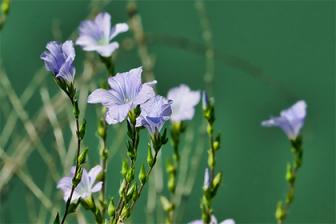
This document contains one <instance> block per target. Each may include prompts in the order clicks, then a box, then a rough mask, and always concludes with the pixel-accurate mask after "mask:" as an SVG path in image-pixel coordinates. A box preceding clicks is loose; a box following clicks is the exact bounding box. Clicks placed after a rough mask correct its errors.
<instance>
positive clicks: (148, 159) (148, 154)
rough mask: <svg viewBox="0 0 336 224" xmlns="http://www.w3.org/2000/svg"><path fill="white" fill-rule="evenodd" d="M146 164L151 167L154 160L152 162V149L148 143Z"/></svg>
mask: <svg viewBox="0 0 336 224" xmlns="http://www.w3.org/2000/svg"><path fill="white" fill-rule="evenodd" d="M147 151H148V152H147V163H148V166H149V167H152V166H153V163H154V160H153V155H152V148H151V145H150V144H149V143H148V150H147Z"/></svg>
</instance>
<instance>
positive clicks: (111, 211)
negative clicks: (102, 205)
mask: <svg viewBox="0 0 336 224" xmlns="http://www.w3.org/2000/svg"><path fill="white" fill-rule="evenodd" d="M115 210H116V209H115V207H114V201H113V198H111V200H110V202H109V205H108V207H107V213H108V215H109V216H110V217H113V216H114V215H115Z"/></svg>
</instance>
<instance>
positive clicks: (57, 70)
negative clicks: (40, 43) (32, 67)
mask: <svg viewBox="0 0 336 224" xmlns="http://www.w3.org/2000/svg"><path fill="white" fill-rule="evenodd" d="M46 48H47V50H46V51H44V52H43V53H42V54H41V56H40V57H41V59H42V60H43V61H44V65H45V67H46V69H47V70H48V71H50V72H52V73H53V74H54V75H55V76H56V78H59V79H63V80H64V81H66V82H72V81H73V79H74V76H75V72H76V71H75V67H74V65H73V61H74V59H75V49H74V47H73V43H72V41H71V40H68V41H65V42H64V43H59V42H56V41H50V42H49V43H48V44H47V46H46Z"/></svg>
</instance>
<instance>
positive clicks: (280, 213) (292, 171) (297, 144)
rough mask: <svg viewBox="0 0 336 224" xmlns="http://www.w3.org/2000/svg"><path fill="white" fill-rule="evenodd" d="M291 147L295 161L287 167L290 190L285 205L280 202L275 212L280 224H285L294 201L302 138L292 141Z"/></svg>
mask: <svg viewBox="0 0 336 224" xmlns="http://www.w3.org/2000/svg"><path fill="white" fill-rule="evenodd" d="M291 145H292V150H291V151H292V154H293V161H292V163H289V164H288V165H287V172H286V180H287V182H288V190H287V193H286V199H285V202H284V203H283V202H282V201H279V202H278V204H277V208H276V211H275V218H276V221H277V223H278V224H282V223H284V221H285V219H286V217H287V214H288V210H289V207H290V205H291V204H292V202H293V200H294V194H295V183H296V177H297V172H298V170H299V168H300V167H301V165H302V156H303V149H302V138H301V137H297V138H296V139H294V140H291Z"/></svg>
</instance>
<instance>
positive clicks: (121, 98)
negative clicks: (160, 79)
mask: <svg viewBox="0 0 336 224" xmlns="http://www.w3.org/2000/svg"><path fill="white" fill-rule="evenodd" d="M141 73H142V68H141V67H139V68H135V69H132V70H130V71H129V72H124V73H118V74H117V75H116V76H114V77H110V78H109V79H108V83H109V85H110V87H111V89H109V90H105V89H96V90H94V91H93V92H92V93H91V94H90V95H89V97H88V103H101V104H103V105H104V106H105V107H106V108H107V112H106V118H105V119H106V122H107V123H108V124H116V123H120V122H122V121H123V120H125V118H126V117H127V114H128V112H129V111H130V110H132V109H134V108H135V107H136V106H138V105H140V104H143V103H144V102H146V101H147V100H148V99H150V98H151V97H153V96H154V95H155V92H154V89H153V86H154V85H155V84H156V81H152V82H147V83H144V84H142V83H141Z"/></svg>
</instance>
